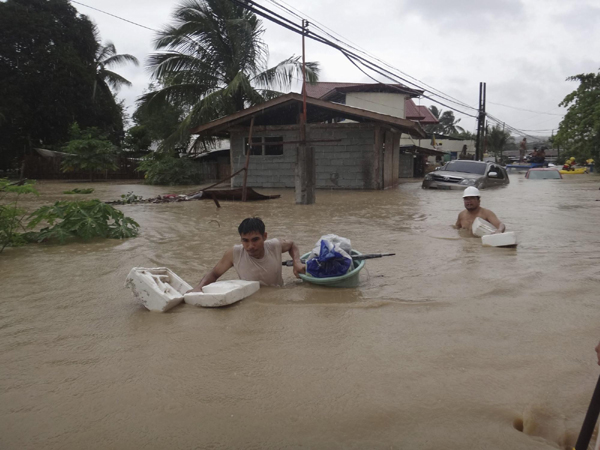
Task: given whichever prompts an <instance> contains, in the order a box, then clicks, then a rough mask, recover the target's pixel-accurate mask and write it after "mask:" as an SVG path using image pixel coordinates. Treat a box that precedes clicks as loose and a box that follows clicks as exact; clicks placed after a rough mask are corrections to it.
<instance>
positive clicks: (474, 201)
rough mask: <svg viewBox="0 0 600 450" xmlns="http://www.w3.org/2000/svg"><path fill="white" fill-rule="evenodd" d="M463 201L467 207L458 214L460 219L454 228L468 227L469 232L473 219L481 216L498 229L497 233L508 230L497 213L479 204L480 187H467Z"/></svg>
mask: <svg viewBox="0 0 600 450" xmlns="http://www.w3.org/2000/svg"><path fill="white" fill-rule="evenodd" d="M463 202H464V205H465V209H464V210H463V211H461V212H460V214H459V215H458V219H457V220H456V224H455V225H454V228H456V229H459V230H460V229H467V230H469V232H472V231H471V228H472V226H473V221H474V220H475V218H477V217H480V218H482V219H483V220H487V221H488V222H489V223H491V224H492V225H494V226H495V227H496V228H497V229H498V231H497V233H504V231H506V226H504V224H503V223H502V222H500V220H498V217H496V214H494V213H493V212H492V211H490V210H489V209H485V208H482V207H481V206H480V205H479V204H480V203H481V194H480V192H479V189H477V188H476V187H473V186H469V187H468V188H466V189H465V191H464V192H463Z"/></svg>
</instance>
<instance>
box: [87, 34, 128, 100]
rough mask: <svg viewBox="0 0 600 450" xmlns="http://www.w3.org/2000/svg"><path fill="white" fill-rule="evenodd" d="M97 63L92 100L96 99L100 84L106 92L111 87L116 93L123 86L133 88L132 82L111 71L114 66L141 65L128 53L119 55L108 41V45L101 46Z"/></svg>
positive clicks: (97, 52)
mask: <svg viewBox="0 0 600 450" xmlns="http://www.w3.org/2000/svg"><path fill="white" fill-rule="evenodd" d="M95 63H96V71H97V72H96V79H95V80H94V89H93V92H92V99H95V98H96V90H97V88H98V84H100V86H101V87H103V88H104V89H105V90H107V89H108V87H109V86H110V87H111V88H113V89H114V90H115V91H118V90H119V89H120V88H121V86H131V82H130V81H129V80H127V79H126V78H123V77H122V76H121V75H119V74H118V73H116V72H113V71H112V70H109V68H112V67H114V66H120V65H123V64H127V63H131V64H133V65H135V66H138V65H139V61H138V60H137V58H136V57H135V56H133V55H130V54H128V53H123V54H118V53H117V49H116V48H115V45H114V44H113V43H112V42H110V41H108V42H107V43H106V45H99V46H98V50H96V56H95Z"/></svg>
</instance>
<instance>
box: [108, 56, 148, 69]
mask: <svg viewBox="0 0 600 450" xmlns="http://www.w3.org/2000/svg"><path fill="white" fill-rule="evenodd" d="M127 63H131V64H133V65H134V66H139V65H140V62H139V61H138V59H137V58H136V57H135V56H133V55H129V54H127V53H122V54H120V55H113V56H111V57H110V58H106V59H105V60H104V61H102V64H103V65H104V66H106V67H111V66H115V65H117V66H118V65H121V64H127Z"/></svg>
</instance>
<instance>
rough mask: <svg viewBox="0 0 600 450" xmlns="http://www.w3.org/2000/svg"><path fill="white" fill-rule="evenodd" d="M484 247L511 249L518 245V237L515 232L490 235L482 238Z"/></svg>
mask: <svg viewBox="0 0 600 450" xmlns="http://www.w3.org/2000/svg"><path fill="white" fill-rule="evenodd" d="M481 243H482V244H483V245H489V246H491V247H510V246H516V245H517V235H516V234H515V233H514V232H513V231H509V232H508V233H498V234H488V235H486V236H482V237H481Z"/></svg>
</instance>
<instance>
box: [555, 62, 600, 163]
mask: <svg viewBox="0 0 600 450" xmlns="http://www.w3.org/2000/svg"><path fill="white" fill-rule="evenodd" d="M567 80H568V81H578V82H579V86H578V88H577V89H576V90H574V91H573V92H571V93H570V94H569V95H567V96H566V97H565V98H564V99H563V101H562V102H561V103H560V104H559V106H564V107H566V108H567V113H566V114H565V117H564V118H563V120H562V122H561V123H560V125H559V127H558V133H557V134H556V136H555V138H554V143H555V144H558V145H560V146H561V147H563V148H565V149H567V150H568V151H569V152H570V154H571V155H572V156H575V157H576V158H577V159H578V160H585V159H587V158H589V157H593V158H595V159H596V160H599V159H600V72H599V73H581V74H579V75H575V76H572V77H569V78H567Z"/></svg>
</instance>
